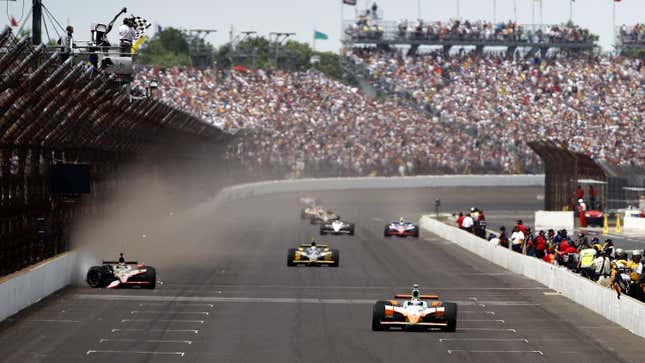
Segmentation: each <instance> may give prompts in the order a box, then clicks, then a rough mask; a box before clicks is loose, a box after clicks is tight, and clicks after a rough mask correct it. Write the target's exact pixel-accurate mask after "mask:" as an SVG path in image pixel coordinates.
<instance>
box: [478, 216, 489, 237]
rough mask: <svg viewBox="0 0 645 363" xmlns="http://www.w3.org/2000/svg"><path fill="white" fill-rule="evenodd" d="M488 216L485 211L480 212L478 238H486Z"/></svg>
mask: <svg viewBox="0 0 645 363" xmlns="http://www.w3.org/2000/svg"><path fill="white" fill-rule="evenodd" d="M486 226H487V224H486V216H484V212H483V211H479V220H478V222H477V236H479V237H480V238H486Z"/></svg>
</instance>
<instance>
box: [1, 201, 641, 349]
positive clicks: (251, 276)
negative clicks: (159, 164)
mask: <svg viewBox="0 0 645 363" xmlns="http://www.w3.org/2000/svg"><path fill="white" fill-rule="evenodd" d="M540 192H541V190H539V189H538V188H459V189H452V188H434V189H420V190H389V191H378V190H372V191H347V192H333V193H332V192H324V193H317V194H318V195H320V196H321V198H322V200H323V201H324V202H325V204H326V205H328V206H329V207H331V208H333V209H335V211H337V212H338V213H339V214H340V215H341V216H342V217H343V218H346V219H348V220H349V221H351V222H356V235H355V236H353V237H349V236H325V237H319V236H318V227H317V226H311V225H309V223H308V222H307V221H301V220H300V219H299V216H298V212H299V211H298V207H297V206H296V204H295V200H296V195H294V194H282V195H273V196H263V197H256V198H251V199H247V200H242V201H238V202H236V203H235V204H228V205H224V206H222V207H221V208H220V209H219V210H218V211H214V210H213V211H211V212H210V213H209V214H206V215H201V216H199V217H195V218H194V219H191V220H187V221H184V222H183V223H185V226H183V228H181V229H178V230H177V231H176V235H174V236H170V238H171V239H172V238H176V239H177V243H176V245H175V247H173V248H172V249H171V248H170V247H166V248H168V256H165V258H160V259H159V261H150V260H146V262H148V263H150V264H152V265H155V266H156V267H157V271H158V272H159V277H160V278H161V279H162V280H163V281H164V284H163V285H161V286H159V288H158V289H156V290H154V291H150V290H138V289H128V290H126V289H123V290H92V289H89V288H86V287H69V288H66V289H64V290H63V291H61V292H59V293H57V294H56V295H54V296H51V297H50V298H47V299H46V300H44V301H42V302H40V303H38V304H36V305H34V306H32V307H30V308H29V309H27V310H25V311H23V312H21V313H20V314H18V315H16V316H14V317H12V318H11V319H10V320H7V321H5V322H3V323H2V324H1V326H0V356H1V357H3V359H4V360H5V361H9V362H13V361H15V362H61V361H65V362H74V361H91V362H95V361H96V362H103V361H105V362H108V361H110V362H112V361H114V360H118V361H120V362H149V361H154V362H158V361H162V362H163V361H169V362H175V361H186V362H205V361H209V362H210V361H217V362H222V361H223V362H227V361H230V362H240V361H248V362H255V361H284V362H291V361H307V362H311V361H313V362H317V361H320V362H322V361H365V362H373V361H381V362H390V361H401V360H407V361H433V362H465V361H478V362H480V361H481V362H516V361H520V360H522V361H524V362H542V361H562V360H565V359H577V360H579V361H585V362H617V361H631V362H640V361H642V346H643V343H645V342H644V340H643V339H642V338H639V337H636V336H634V335H633V334H631V333H629V332H628V331H626V330H624V329H622V328H620V327H619V326H617V325H616V324H613V323H611V322H609V321H608V320H606V319H604V318H602V317H600V316H599V315H597V314H594V313H592V312H590V311H589V310H587V309H584V308H582V307H580V306H579V305H577V304H574V303H573V302H571V301H569V300H568V299H566V298H563V297H561V296H559V295H557V294H555V293H554V292H553V291H551V290H548V289H546V288H545V287H544V286H542V285H540V284H538V283H535V282H533V281H531V280H528V279H525V278H523V277H521V276H518V275H515V274H512V273H509V272H508V271H506V270H503V269H501V268H499V267H497V266H495V265H493V264H490V263H488V262H486V261H483V260H481V259H480V258H478V257H476V256H474V255H472V254H470V253H468V252H466V251H464V250H462V249H460V248H458V247H455V246H454V245H452V244H449V243H447V242H446V241H442V240H441V239H439V238H437V237H436V236H432V235H429V236H428V235H423V234H422V238H421V239H419V240H415V239H402V238H388V239H384V238H383V236H382V228H383V225H384V223H385V221H389V220H392V219H396V218H398V217H400V216H404V217H407V218H411V219H418V217H419V216H420V215H421V214H422V213H428V212H429V211H431V210H432V209H433V206H432V203H433V201H434V199H436V198H441V200H442V205H443V206H442V210H446V211H452V210H459V209H463V207H464V206H469V205H473V204H474V205H476V206H478V207H480V208H483V209H484V210H487V211H492V212H493V213H494V211H496V210H499V211H508V210H513V211H531V210H534V209H537V208H539V207H540V205H541V202H540V201H538V200H537V199H536V198H535V196H536V195H537V194H538V193H540ZM312 236H315V237H316V238H317V239H318V240H319V241H321V240H324V241H327V242H328V243H329V244H330V245H331V246H332V247H334V248H338V249H339V250H340V253H341V255H340V259H341V265H340V267H339V268H329V267H315V268H306V267H297V268H288V267H287V266H286V251H287V248H289V247H292V246H294V245H296V244H298V243H300V242H304V241H307V240H308V239H310V238H311V237H312ZM158 237H159V238H161V237H162V236H158ZM163 237H164V238H169V237H168V236H163ZM148 238H149V239H150V240H154V239H155V235H154V234H152V235H150V236H149V237H148ZM116 252H118V251H115V253H116ZM139 258H145V256H142V257H139ZM412 283H419V284H420V285H421V287H422V289H423V290H422V291H424V292H431V293H438V294H439V295H440V296H441V298H442V299H443V300H446V301H455V302H457V303H458V304H459V315H458V319H459V322H458V331H457V332H456V333H442V332H431V333H414V332H400V331H390V332H372V331H371V330H370V313H371V304H372V303H373V301H375V300H377V299H384V298H388V297H391V296H392V295H393V294H394V293H395V292H406V291H407V290H408V289H409V288H410V285H411V284H412Z"/></svg>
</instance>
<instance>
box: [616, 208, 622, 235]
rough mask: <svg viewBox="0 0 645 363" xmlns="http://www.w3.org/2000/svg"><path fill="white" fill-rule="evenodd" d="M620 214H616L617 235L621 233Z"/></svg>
mask: <svg viewBox="0 0 645 363" xmlns="http://www.w3.org/2000/svg"><path fill="white" fill-rule="evenodd" d="M620 231H621V228H620V213H616V233H620Z"/></svg>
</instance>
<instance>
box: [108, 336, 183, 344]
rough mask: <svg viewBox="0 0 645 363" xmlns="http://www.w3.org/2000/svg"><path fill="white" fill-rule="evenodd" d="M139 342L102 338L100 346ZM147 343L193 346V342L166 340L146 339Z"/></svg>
mask: <svg viewBox="0 0 645 363" xmlns="http://www.w3.org/2000/svg"><path fill="white" fill-rule="evenodd" d="M136 341H139V340H137V339H110V338H102V339H100V340H99V344H101V343H109V342H136ZM143 342H145V343H177V344H188V345H190V344H193V341H192V340H165V339H146V340H143Z"/></svg>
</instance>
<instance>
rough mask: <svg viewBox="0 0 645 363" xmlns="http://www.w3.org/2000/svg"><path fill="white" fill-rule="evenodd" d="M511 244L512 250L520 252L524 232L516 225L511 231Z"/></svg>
mask: <svg viewBox="0 0 645 363" xmlns="http://www.w3.org/2000/svg"><path fill="white" fill-rule="evenodd" d="M511 245H512V249H513V251H515V252H518V253H522V246H523V245H524V233H523V232H522V231H521V230H520V229H519V227H518V226H517V225H516V226H515V227H513V233H511Z"/></svg>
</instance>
